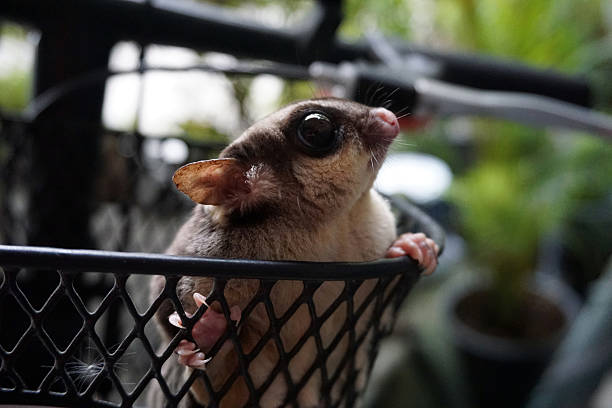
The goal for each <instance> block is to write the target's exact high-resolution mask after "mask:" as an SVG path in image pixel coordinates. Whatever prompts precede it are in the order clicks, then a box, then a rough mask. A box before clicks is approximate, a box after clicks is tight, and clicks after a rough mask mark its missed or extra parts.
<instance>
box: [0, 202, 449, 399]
mask: <svg viewBox="0 0 612 408" xmlns="http://www.w3.org/2000/svg"><path fill="white" fill-rule="evenodd" d="M394 201H395V204H396V208H399V213H398V214H399V219H400V221H401V223H402V224H403V227H402V229H411V230H421V231H425V232H426V233H427V234H428V235H430V236H432V237H433V238H434V239H436V240H437V241H438V242H442V240H443V236H442V233H441V231H440V229H439V228H438V227H437V225H436V224H435V223H434V222H433V221H431V220H430V219H429V218H428V217H427V216H426V215H424V214H423V213H421V212H420V211H419V210H418V209H416V208H414V207H412V206H410V205H409V204H407V203H406V202H405V201H402V200H397V199H395V200H394ZM407 223H410V224H411V225H408V224H407ZM0 265H1V269H0V271H1V272H2V284H1V286H0V304H1V305H2V309H1V310H2V312H1V313H0V326H1V328H2V331H1V333H0V356H1V358H2V367H1V370H0V394H1V399H2V401H3V402H6V403H14V404H18V403H23V404H44V405H57V406H100V407H108V406H116V407H120V406H121V407H124V406H132V405H157V406H181V405H185V406H188V405H189V403H190V401H192V393H189V389H190V388H191V389H192V390H195V389H197V390H199V395H200V398H204V400H205V401H206V402H207V404H208V405H207V406H211V407H216V406H260V405H261V406H265V405H266V403H267V402H266V401H268V400H269V399H270V398H272V397H271V396H270V395H266V392H269V393H271V392H278V390H279V389H281V390H282V392H281V395H280V397H279V396H278V395H276V397H275V398H277V401H278V402H281V403H282V404H281V405H282V406H290V407H296V406H309V405H308V402H307V401H308V398H309V397H308V395H305V393H306V392H307V390H308V389H311V390H312V389H315V390H317V393H320V395H321V401H320V402H318V404H319V405H317V406H326V407H328V406H329V407H352V406H354V405H355V403H356V402H357V401H358V398H359V395H360V394H361V392H362V391H363V388H364V386H365V384H366V382H367V376H368V373H369V371H370V369H371V367H372V364H373V362H374V358H375V356H376V353H377V347H378V344H379V342H380V340H381V338H382V337H383V336H385V335H386V334H388V333H389V332H390V330H391V328H392V325H393V321H394V317H395V313H396V311H397V309H398V307H399V305H400V303H401V302H402V300H403V299H404V297H405V296H406V294H407V293H408V291H409V290H410V288H411V287H412V286H413V284H414V283H415V282H416V280H417V278H418V275H419V271H418V268H417V266H416V265H415V263H414V262H412V261H411V260H409V259H407V258H404V259H393V260H380V261H375V262H369V263H306V262H264V261H246V260H219V259H202V258H184V257H173V256H166V255H153V254H140V253H119V252H105V251H85V250H60V249H54V248H36V247H18V246H0ZM147 275H149V276H150V275H163V276H164V277H165V281H166V285H165V289H164V290H163V292H162V293H161V294H160V295H159V296H158V297H157V298H155V299H154V300H153V301H152V302H150V301H149V300H148V286H147V284H146V281H147V280H148V279H149V277H148V276H147ZM186 275H191V276H208V277H213V278H214V286H213V290H212V292H211V293H210V294H208V303H209V304H212V302H215V301H219V302H220V304H221V307H222V310H223V313H224V314H225V316H226V318H227V319H228V321H229V320H230V311H229V307H228V305H227V302H226V300H225V296H224V288H225V285H226V284H227V282H228V281H229V280H231V279H249V280H252V282H256V283H257V287H258V289H257V291H256V294H255V295H254V296H253V297H252V298H251V300H250V302H249V304H248V306H247V307H246V308H244V310H243V313H242V319H241V320H240V323H239V324H238V325H237V326H236V325H234V324H230V325H228V329H227V330H226V332H225V334H224V335H223V336H222V337H221V338H220V339H219V340H218V341H217V343H216V345H215V346H213V348H212V349H211V350H210V353H208V354H209V355H208V356H210V357H212V361H211V363H212V362H214V359H215V358H216V357H217V356H216V355H217V354H218V353H219V352H220V351H219V350H220V349H221V348H222V347H226V348H229V351H228V350H226V351H225V352H226V353H230V354H232V355H234V356H235V357H237V358H236V359H235V362H236V364H235V366H232V367H233V369H232V370H231V373H230V374H229V375H228V376H227V377H226V378H224V379H223V380H222V381H219V379H216V378H214V377H213V378H211V376H210V375H209V374H210V373H209V372H207V371H206V370H204V371H202V370H194V371H191V372H187V373H188V375H183V374H181V375H174V376H173V375H172V374H171V373H172V371H173V370H174V371H176V370H177V369H178V367H179V366H178V365H177V364H176V360H175V359H176V357H175V356H174V355H173V351H174V349H175V348H176V346H177V345H178V343H179V341H180V340H181V339H184V338H188V339H189V338H190V333H191V330H190V329H191V327H192V325H193V322H194V321H196V320H197V319H198V318H199V317H200V316H201V315H202V314H203V313H204V311H205V309H206V307H205V306H203V307H201V308H200V309H199V310H198V311H197V313H196V314H195V315H194V316H193V318H192V319H188V318H187V317H186V316H185V311H184V310H183V306H182V305H181V302H180V301H179V299H178V298H177V295H176V284H177V282H178V280H179V279H180V276H186ZM285 283H289V284H290V285H291V287H293V288H297V290H295V298H294V299H293V301H292V303H291V304H290V305H289V306H288V307H287V308H286V309H285V310H278V309H275V305H273V304H272V302H271V300H270V297H271V293H273V292H274V291H275V290H278V288H279V286H278V285H283V284H285ZM91 287H95V288H96V290H97V293H96V294H95V295H92V294H91V293H92V292H91V290H90V288H91ZM323 288H325V290H331V291H334V300H333V301H331V303H329V304H322V303H321V302H317V301H316V299H317V296H318V291H320V290H324V289H323ZM165 299H169V300H170V301H171V302H172V304H173V307H174V308H176V310H177V311H178V313H179V315H180V316H181V317H182V321H183V322H185V326H186V329H184V330H180V331H179V332H178V333H177V335H176V336H175V337H174V338H173V339H171V340H169V341H164V340H163V339H160V338H159V336H158V335H157V333H156V332H157V331H156V330H155V325H156V323H155V322H154V320H153V316H154V314H155V312H156V310H157V309H158V308H159V307H160V305H161V304H162V302H163V301H164V300H165ZM253 313H262V314H263V316H266V319H267V321H268V325H267V328H266V330H265V331H264V332H263V333H262V334H261V336H260V337H259V338H258V339H257V342H256V344H253V345H252V346H251V347H250V348H249V349H248V350H247V349H245V348H244V347H243V345H242V344H241V342H240V340H239V332H240V325H241V324H246V323H244V322H247V321H248V320H249V317H250V316H251V314H253ZM298 315H299V319H300V322H302V323H301V325H302V327H303V329H302V330H303V334H302V335H301V336H300V337H299V339H298V340H297V342H295V344H287V343H286V338H285V337H284V336H283V333H284V331H285V330H286V327H295V322H292V319H296V318H298V317H296V316H298ZM338 318H340V319H341V321H342V322H343V323H342V324H341V325H339V326H337V327H335V326H334V325H331V324H330V323H329V322H331V321H332V320H335V321H338ZM292 323H293V324H292ZM332 326H334V327H332ZM330 327H331V328H332V329H331V331H330ZM224 344H227V345H228V346H224ZM262 353H266V355H267V360H266V361H267V362H268V363H267V364H268V365H269V369H267V371H266V372H265V375H262V374H261V370H257V367H260V366H261V364H262V363H261V360H259V359H258V358H260V356H261V355H262ZM296 359H299V361H301V363H300V364H299V367H295V364H293V362H294V361H296ZM233 387H234V388H233ZM236 387H237V388H238V389H241V390H242V391H243V392H242V394H241V395H243V399H242V400H240V401H235V400H232V397H231V395H232V394H234V395H235V390H236V389H237V388H236ZM270 390H271V391H270ZM305 390H306V391H305ZM147 394H149V396H153V398H150V399H149V401H147V400H146V398H145V395H147ZM202 395H204V397H202ZM272 399H273V398H272ZM278 402H277V403H276V405H278Z"/></svg>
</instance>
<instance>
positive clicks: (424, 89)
mask: <svg viewBox="0 0 612 408" xmlns="http://www.w3.org/2000/svg"><path fill="white" fill-rule="evenodd" d="M412 66H413V67H417V68H418V64H414V63H413V65H412ZM404 68H405V67H404ZM420 68H421V69H419V70H418V71H419V72H415V70H406V69H400V68H394V67H389V66H385V65H371V64H366V63H348V62H344V63H341V64H339V65H337V66H336V65H332V64H327V63H320V62H317V63H313V64H311V66H310V68H309V73H310V76H311V77H312V78H313V79H315V80H319V81H323V82H326V83H328V84H334V85H340V86H341V88H342V92H341V93H337V94H336V96H342V97H346V98H349V99H353V100H355V101H357V102H361V103H364V104H366V105H374V106H381V105H383V106H385V107H387V108H389V109H390V110H392V111H393V112H395V113H396V114H398V112H402V113H403V112H412V113H413V114H414V116H415V117H422V116H424V117H429V116H433V115H437V116H446V115H464V116H488V117H495V118H500V119H507V120H511V121H515V122H519V123H524V124H528V125H538V126H550V127H565V128H570V129H575V130H584V131H588V132H592V133H594V134H597V135H600V136H602V137H604V138H607V139H608V140H610V141H612V117H610V116H608V115H605V114H603V113H600V112H597V111H594V110H591V109H588V108H583V107H581V106H578V105H574V104H571V103H568V102H563V101H560V100H557V99H554V98H550V97H546V96H540V95H535V94H529V93H517V92H502V91H490V90H484V91H483V90H476V89H473V88H468V87H464V86H458V85H451V84H449V83H446V82H442V81H438V80H435V79H432V78H431V77H432V76H435V75H430V74H432V73H433V72H434V71H435V67H432V66H427V65H426V64H425V65H424V64H421V67H420Z"/></svg>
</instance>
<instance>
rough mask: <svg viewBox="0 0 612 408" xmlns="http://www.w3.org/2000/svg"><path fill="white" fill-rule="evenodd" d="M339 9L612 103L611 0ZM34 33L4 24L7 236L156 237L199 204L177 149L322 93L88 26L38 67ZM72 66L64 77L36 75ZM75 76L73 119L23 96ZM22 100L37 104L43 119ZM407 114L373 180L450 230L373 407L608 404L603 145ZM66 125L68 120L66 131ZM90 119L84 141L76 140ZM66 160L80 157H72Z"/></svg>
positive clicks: (0, 39)
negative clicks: (183, 183) (584, 86)
mask: <svg viewBox="0 0 612 408" xmlns="http://www.w3.org/2000/svg"><path fill="white" fill-rule="evenodd" d="M175 1H176V3H177V4H183V3H186V2H183V1H181V0H175ZM187 3H189V4H190V7H191V6H193V9H194V10H196V9H197V7H199V6H202V7H206V6H210V3H213V5H215V6H223V7H228V8H231V9H232V12H236V13H237V14H238V15H239V16H241V17H243V18H245V19H248V20H249V21H254V22H257V23H262V24H266V25H267V26H269V27H273V28H285V27H292V26H293V25H294V24H295V23H296V22H298V21H301V19H303V18H304V16H306V15H308V13H309V12H310V11H311V10H312V8H313V3H312V2H309V1H266V0H257V1H236V2H234V1H222V0H219V1H214V2H203V3H205V4H203V5H200V4H197V5H194V4H191V2H187ZM0 9H1V8H0ZM342 10H343V13H344V18H343V20H342V22H341V24H340V26H339V28H338V36H340V37H341V38H342V39H344V40H346V41H348V42H351V41H358V40H362V39H363V38H367V37H368V36H372V35H374V34H376V35H382V36H384V37H387V38H392V39H394V41H395V40H397V41H401V42H407V43H410V44H413V45H415V46H417V47H420V48H425V49H432V50H437V51H443V52H447V51H448V52H453V53H460V54H466V55H472V54H480V55H484V56H488V57H493V58H496V59H499V60H500V61H502V62H504V61H507V62H513V63H517V62H518V63H521V64H526V65H529V66H532V67H535V68H539V69H542V70H554V71H556V72H559V73H562V74H566V75H572V76H579V77H580V78H583V79H584V80H586V81H588V83H589V84H590V86H591V90H592V100H593V105H594V107H595V109H597V110H599V111H603V112H608V113H610V112H611V109H612V3H611V2H609V1H604V0H578V1H577V0H556V1H553V0H499V1H495V2H492V1H486V0H437V1H430V0H377V1H366V2H362V1H355V0H348V1H344V2H342ZM0 15H1V13H0ZM56 18H58V17H57V16H49V20H50V21H53V19H56ZM60 21H61V18H60ZM76 25H77V26H78V27H79V28H80V29H83V26H82V25H85V26H87V23H86V22H80V23H76ZM49 26H50V27H51V28H50V29H51V30H53V27H52V24H50V25H49ZM45 28H46V27H45ZM152 29H153V30H154V27H153V28H152ZM39 30H40V27H34V26H28V25H23V24H21V23H20V22H18V21H14V20H10V19H8V20H0V109H1V110H0V112H1V113H0V174H2V177H1V178H0V214H1V218H0V220H1V221H0V243H2V244H29V245H53V246H60V247H71V248H97V249H108V250H121V251H142V252H162V251H163V250H164V249H165V247H166V245H168V243H169V241H170V240H171V239H172V237H173V234H174V232H175V231H176V229H177V228H178V226H180V224H181V222H182V220H183V219H184V218H185V216H186V214H187V212H188V211H189V209H190V208H191V204H190V203H189V202H188V201H187V200H185V199H184V198H183V197H181V195H180V194H178V193H176V192H175V191H174V188H173V186H172V185H171V182H170V180H171V175H172V173H173V171H174V170H175V169H176V168H177V167H178V166H179V165H181V164H183V163H185V162H187V161H192V160H201V159H205V158H212V157H216V155H217V154H218V152H219V151H220V149H221V148H222V147H223V146H224V145H226V144H227V143H228V142H229V141H231V140H232V139H233V138H235V137H237V136H238V135H239V134H240V132H241V131H242V130H244V129H246V128H247V127H248V126H249V125H250V124H251V123H253V122H254V121H256V120H258V119H259V118H261V117H263V116H265V115H266V114H268V113H271V112H273V111H275V110H276V109H277V108H279V107H280V106H282V105H284V104H286V103H288V102H291V101H295V100H299V99H305V98H310V97H313V96H317V95H322V94H325V93H327V92H328V91H329V90H328V89H321V87H320V86H319V85H318V84H316V83H313V82H310V81H304V80H285V79H282V78H280V77H278V76H273V75H269V74H262V75H248V76H241V75H227V74H223V73H215V72H203V71H201V70H191V69H188V70H183V68H186V67H193V66H197V65H199V64H213V65H215V66H221V67H224V66H226V67H231V66H233V64H235V63H236V61H237V59H236V57H234V56H231V55H227V54H221V53H215V52H201V51H196V50H194V49H189V48H179V47H172V46H162V45H155V44H139V43H137V42H132V41H118V42H116V41H114V40H113V42H112V43H111V44H107V42H108V41H109V40H107V39H106V38H104V32H94V31H93V30H90V31H88V29H87V27H85V29H84V30H81V31H80V33H81V34H82V33H88V38H81V37H72V36H70V35H69V34H66V32H60V33H59V34H60V35H59V37H57V38H56V39H54V40H51V41H58V42H59V43H60V44H61V45H62V46H60V47H56V49H59V50H60V51H57V52H56V54H53V53H50V54H48V55H47V57H46V58H48V60H47V61H43V62H46V63H47V64H48V63H49V61H57V65H56V66H55V67H53V64H51V66H52V68H51V69H49V68H46V67H45V66H44V65H43V64H42V63H41V61H40V60H38V61H36V58H35V56H36V55H37V50H39V47H41V46H43V47H49V40H48V39H47V38H45V37H44V36H41V34H40V31H39ZM105 30H112V27H105ZM198 35H202V33H199V34H198ZM194 36H195V34H194ZM41 38H42V40H41ZM86 40H89V41H93V42H94V44H103V45H104V46H105V47H107V48H108V49H109V52H108V55H97V54H96V53H97V51H96V50H95V49H92V50H91V51H87V50H86V52H85V53H86V54H87V52H90V53H91V54H92V55H91V60H93V61H94V64H95V60H96V58H98V60H101V61H105V60H108V64H107V65H108V67H107V68H108V70H110V71H113V72H116V71H121V72H124V73H123V74H121V75H112V76H111V75H106V74H104V73H102V74H101V75H102V76H101V77H102V78H103V79H104V80H102V81H100V80H98V79H99V78H98V79H96V80H95V81H88V79H87V77H86V76H85V77H84V76H82V75H81V74H82V73H83V72H87V69H88V67H87V64H88V62H87V61H81V60H71V59H70V58H71V57H70V56H71V55H82V54H83V52H82V51H83V49H84V48H83V47H85V49H86V48H87V47H88V45H87V42H86ZM41 41H42V43H41ZM71 47H72V48H71ZM71 49H79V50H80V52H81V53H80V54H79V53H72V52H71V51H70V50H71ZM64 53H65V55H63V54H64ZM62 55H63V56H64V57H66V58H67V59H61V58H60V57H62ZM64 63H67V64H69V66H68V67H67V68H66V67H61V66H60V65H61V64H64ZM98 65H99V64H98ZM145 65H146V67H148V68H155V67H162V68H163V69H161V70H157V71H154V70H151V71H144V70H141V68H142V67H144V66H145ZM47 67H48V65H47ZM139 70H141V71H139ZM79 75H81V76H79ZM105 75H106V76H105ZM35 77H37V78H38V81H39V82H37V83H36V84H35ZM77 77H78V78H80V81H81V82H79V83H69V84H68V85H67V88H65V89H62V88H61V87H60V88H59V89H57V88H52V87H51V86H49V87H48V88H47V89H45V87H46V86H47V85H46V83H48V84H51V83H54V82H58V80H59V82H60V83H62V81H63V83H66V82H67V81H68V82H69V81H70V79H71V78H77ZM41 78H42V80H41ZM45 80H46V81H47V82H46V83H45ZM80 87H82V88H83V89H86V91H87V92H91V91H92V88H95V89H97V91H98V92H99V93H100V94H101V95H103V99H102V100H101V101H98V102H83V100H81V102H76V105H78V106H77V108H76V112H77V113H78V112H79V109H82V115H80V116H79V115H77V116H76V117H75V120H73V121H71V122H70V123H65V122H62V123H56V122H54V120H53V117H54V115H55V113H56V112H54V111H53V109H60V110H62V109H68V108H69V107H67V105H61V104H60V106H59V107H53V108H51V109H50V113H49V112H47V111H45V109H47V106H46V105H45V100H44V97H43V98H37V99H36V100H35V102H36V104H32V101H33V100H34V99H33V95H34V94H37V95H39V96H40V95H41V94H42V93H43V92H44V91H45V90H48V89H51V93H48V94H47V96H48V97H50V98H51V99H53V98H55V97H57V95H60V96H61V95H63V94H64V93H68V92H73V91H72V90H71V89H72V88H79V89H80ZM54 92H55V94H54ZM75 92H76V94H78V92H81V91H80V90H78V89H77V90H76V91H75ZM83 92H84V91H83ZM73 96H74V95H73ZM384 99H393V95H386V96H385V97H384V98H383V99H382V100H384ZM75 100H77V101H78V98H77V97H76V96H75V97H74V98H73V99H72V102H70V103H72V104H73V105H72V108H74V105H75V102H74V101H75ZM70 103H69V104H70ZM92 103H93V104H96V103H98V104H100V103H101V105H100V106H98V108H99V109H98V112H101V124H102V126H91V124H92V123H98V121H99V120H100V115H96V114H95V112H96V109H95V108H94V109H93V110H92V109H87V106H84V105H88V104H92ZM69 104H68V105H69ZM41 106H42V108H41ZM37 109H39V110H38V111H37ZM41 109H42V110H41ZM92 112H94V113H93V114H92ZM45 113H46V116H45ZM402 113H403V112H402ZM408 113H409V112H408ZM32 115H38V117H41V118H42V120H38V121H37V123H36V125H35V126H31V124H30V121H29V119H28V118H31V117H32ZM398 115H399V114H398ZM402 123H403V125H404V126H403V132H402V135H401V138H400V140H399V141H398V142H396V143H394V145H393V146H392V152H391V154H390V157H389V159H388V160H387V163H386V164H385V166H384V167H383V169H382V170H381V172H380V175H379V178H378V180H377V182H376V186H377V187H378V188H379V190H381V191H382V192H383V193H385V194H402V195H404V196H406V197H407V198H408V199H410V200H411V201H413V202H415V203H416V204H418V205H419V206H420V207H421V208H423V209H425V210H426V211H427V212H428V213H429V214H430V215H431V216H433V217H434V218H435V219H436V220H437V221H438V222H439V223H440V224H441V225H442V226H443V227H444V228H445V230H446V232H447V244H446V249H445V252H444V254H443V256H442V258H441V260H440V266H439V268H438V270H437V271H436V273H435V274H434V275H433V276H431V277H427V278H424V279H422V280H421V281H420V283H419V284H418V285H417V287H416V288H415V290H414V291H413V292H412V293H411V294H410V296H409V298H408V299H407V301H406V302H405V304H404V306H403V309H402V312H401V314H400V316H399V320H398V322H397V325H396V329H395V333H394V335H393V336H392V337H391V338H390V339H388V340H387V341H386V343H385V344H384V345H383V346H382V347H381V350H380V355H379V359H378V361H377V364H376V366H375V368H374V372H373V376H372V380H371V382H370V385H369V389H368V393H367V396H366V401H365V402H366V405H367V406H372V407H379V406H380V407H382V406H384V407H406V406H415V407H441V406H444V407H472V406H493V404H495V405H494V406H502V407H503V406H515V407H518V406H530V407H579V406H580V407H584V406H592V407H610V406H612V358H611V356H612V322H611V321H610V319H611V318H610V317H609V316H612V290H610V282H611V281H612V266H610V263H609V262H610V256H611V255H612V144H611V143H610V142H607V141H605V140H603V139H600V138H598V137H596V136H594V135H592V134H588V133H586V132H577V131H570V130H566V129H557V128H542V127H540V128H538V127H528V126H525V125H520V124H518V123H512V122H508V121H502V120H494V119H484V118H476V117H470V116H461V117H452V118H445V117H432V118H429V120H423V119H422V118H421V119H419V120H412V118H411V117H410V115H408V116H407V117H406V118H404V119H403V122H402ZM49 129H51V130H49ZM57 133H62V134H64V135H66V134H68V135H69V136H68V137H63V138H62V141H61V142H57V140H56V139H54V137H53V135H54V134H57ZM94 133H96V134H99V137H98V138H97V139H96V140H97V142H96V143H97V145H96V146H93V147H92V146H91V145H90V144H87V143H84V140H86V139H87V138H88V137H89V136H90V135H92V134H94ZM92 149H97V150H92ZM95 151H99V152H100V154H99V155H97V154H96V153H95ZM57 152H61V154H60V155H59V156H55V153H57ZM67 152H68V153H67ZM67 156H69V157H74V158H75V163H73V164H71V165H67V164H66V163H65V158H66V157H67ZM57 157H60V158H57ZM92 158H93V159H92ZM53 166H57V168H58V169H59V170H58V174H60V175H61V174H62V172H71V173H74V172H75V171H76V172H78V173H79V175H78V177H77V179H78V180H77V181H79V180H80V181H79V183H80V184H78V185H79V188H77V189H74V186H69V185H65V184H63V183H58V182H57V180H58V179H59V178H58V177H57V174H49V173H47V172H45V171H44V169H46V168H49V167H53ZM81 199H86V200H85V204H79V202H81V201H79V200H81ZM50 200H53V201H54V202H55V203H56V204H53V205H56V206H58V207H62V208H65V209H66V212H67V213H69V214H70V215H69V216H68V220H71V221H69V222H74V223H76V224H79V223H81V224H84V225H83V227H82V228H75V230H79V231H81V232H80V233H73V232H71V231H70V229H69V228H64V227H61V226H59V227H58V226H57V222H56V221H57V220H56V219H50V217H49V214H50V212H49V211H50V209H49V208H48V205H47V203H50ZM42 203H45V205H42ZM49 206H51V204H49ZM77 227H78V225H77ZM25 285H26V284H25V283H24V286H25ZM32 290H34V289H32ZM577 328H579V329H577ZM5 341H9V340H5ZM109 341H110V340H109ZM9 342H10V341H9ZM577 364H578V365H577ZM543 373H544V374H543ZM572 387H573V388H572Z"/></svg>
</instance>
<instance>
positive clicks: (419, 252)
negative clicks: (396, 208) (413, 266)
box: [385, 232, 440, 275]
mask: <svg viewBox="0 0 612 408" xmlns="http://www.w3.org/2000/svg"><path fill="white" fill-rule="evenodd" d="M439 251H440V248H439V247H438V245H437V244H436V243H435V242H434V241H433V240H432V239H430V238H427V236H426V235H425V234H423V233H421V232H418V233H416V234H413V233H410V232H409V233H406V234H402V235H400V236H399V237H398V238H397V239H396V240H395V242H393V244H392V245H391V247H390V248H389V249H388V250H387V253H386V254H385V258H397V257H400V256H404V255H408V256H409V257H411V258H412V259H414V260H416V261H418V262H419V265H420V266H421V267H422V268H423V273H424V274H425V275H429V274H431V273H432V272H433V271H434V270H435V269H436V266H438V252H439Z"/></svg>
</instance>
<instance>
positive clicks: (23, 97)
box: [0, 71, 31, 111]
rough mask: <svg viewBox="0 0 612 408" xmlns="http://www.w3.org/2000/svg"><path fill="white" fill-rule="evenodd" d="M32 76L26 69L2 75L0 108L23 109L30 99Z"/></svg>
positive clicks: (0, 79)
mask: <svg viewBox="0 0 612 408" xmlns="http://www.w3.org/2000/svg"><path fill="white" fill-rule="evenodd" d="M30 88H31V78H30V75H29V74H28V73H27V72H25V71H12V72H10V73H9V74H8V75H6V76H2V77H0V108H2V109H6V110H9V111H20V110H23V109H24V108H25V107H26V106H27V104H28V101H29V99H30Z"/></svg>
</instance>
